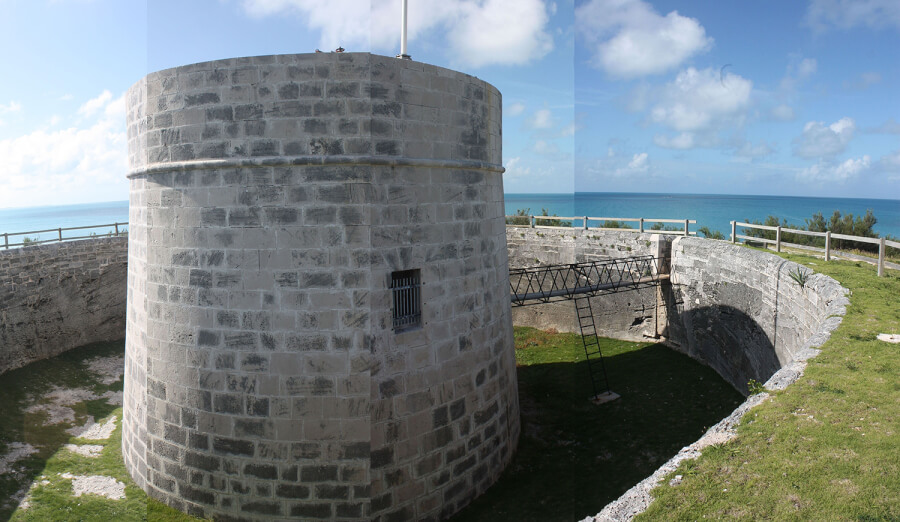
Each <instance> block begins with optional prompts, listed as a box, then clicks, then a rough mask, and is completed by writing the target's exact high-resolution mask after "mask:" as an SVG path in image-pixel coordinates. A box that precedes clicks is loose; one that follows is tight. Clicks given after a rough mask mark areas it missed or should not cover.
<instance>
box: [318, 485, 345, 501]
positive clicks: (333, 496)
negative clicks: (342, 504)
mask: <svg viewBox="0 0 900 522" xmlns="http://www.w3.org/2000/svg"><path fill="white" fill-rule="evenodd" d="M349 497H350V488H349V487H347V486H335V485H331V484H318V485H316V498H321V499H328V500H346V499H348V498H349Z"/></svg>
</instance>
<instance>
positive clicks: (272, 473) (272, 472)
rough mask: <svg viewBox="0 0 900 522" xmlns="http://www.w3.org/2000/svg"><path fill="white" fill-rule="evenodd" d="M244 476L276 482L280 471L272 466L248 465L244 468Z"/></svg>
mask: <svg viewBox="0 0 900 522" xmlns="http://www.w3.org/2000/svg"><path fill="white" fill-rule="evenodd" d="M244 475H250V476H251V477H256V478H261V479H268V480H275V479H277V478H278V469H277V468H276V467H275V466H272V465H270V464H247V465H245V466H244Z"/></svg>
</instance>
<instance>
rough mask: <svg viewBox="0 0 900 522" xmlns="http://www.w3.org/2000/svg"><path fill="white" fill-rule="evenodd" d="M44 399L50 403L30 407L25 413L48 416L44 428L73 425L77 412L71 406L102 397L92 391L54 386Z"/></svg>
mask: <svg viewBox="0 0 900 522" xmlns="http://www.w3.org/2000/svg"><path fill="white" fill-rule="evenodd" d="M43 398H44V399H45V400H47V401H49V402H43V403H41V404H34V405H32V406H29V407H28V408H27V409H26V410H25V412H26V413H44V414H46V415H47V420H45V421H44V426H51V425H53V424H62V423H67V424H71V423H73V422H75V411H74V410H73V409H72V408H69V406H71V405H73V404H78V403H79V402H84V401H93V400H96V399H99V398H100V397H99V396H98V395H97V394H95V393H94V392H92V391H91V390H86V389H84V388H60V387H58V386H54V387H53V389H52V390H50V392H49V393H47V394H46V395H44V396H43Z"/></svg>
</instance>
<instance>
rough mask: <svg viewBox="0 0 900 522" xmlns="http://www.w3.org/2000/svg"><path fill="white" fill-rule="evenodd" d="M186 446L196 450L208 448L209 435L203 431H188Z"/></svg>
mask: <svg viewBox="0 0 900 522" xmlns="http://www.w3.org/2000/svg"><path fill="white" fill-rule="evenodd" d="M188 446H190V447H191V448H193V449H196V450H204V451H205V450H208V449H209V435H207V434H205V433H197V432H194V431H192V432H189V433H188Z"/></svg>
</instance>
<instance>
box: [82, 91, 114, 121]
mask: <svg viewBox="0 0 900 522" xmlns="http://www.w3.org/2000/svg"><path fill="white" fill-rule="evenodd" d="M110 100H112V93H111V92H109V91H103V92H102V93H100V96H97V97H96V98H94V99H92V100H88V101H87V102H85V103H84V104H83V105H82V106H81V107H79V108H78V114H80V115H82V116H87V117H90V116H93V115H94V113H95V112H97V110H99V109H101V108H105V107H106V106H107V104H109V101H110Z"/></svg>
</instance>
